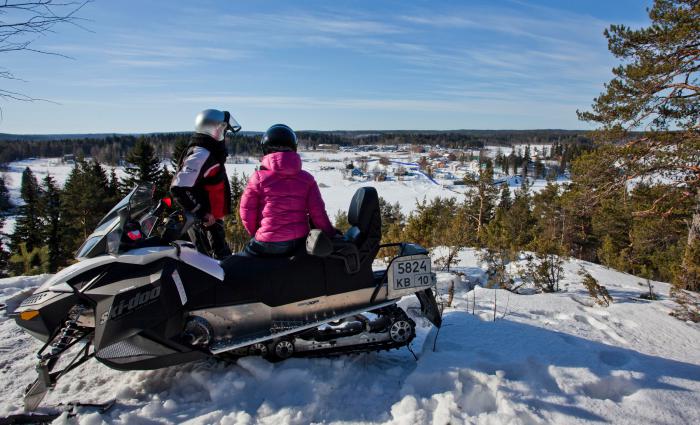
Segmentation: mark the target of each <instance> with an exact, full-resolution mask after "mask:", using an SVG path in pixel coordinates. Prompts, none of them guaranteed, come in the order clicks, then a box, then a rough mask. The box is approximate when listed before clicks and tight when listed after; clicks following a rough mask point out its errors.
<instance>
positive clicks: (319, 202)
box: [240, 152, 335, 242]
mask: <svg viewBox="0 0 700 425" xmlns="http://www.w3.org/2000/svg"><path fill="white" fill-rule="evenodd" d="M240 213H241V220H242V221H243V225H244V226H245V229H246V230H247V231H248V233H250V235H251V236H255V239H257V240H259V241H261V242H282V241H289V240H292V239H298V238H303V237H305V236H306V235H308V234H309V219H311V222H312V223H313V225H314V226H315V227H316V228H319V229H321V230H323V232H324V233H326V234H327V235H328V236H333V234H334V232H335V229H334V228H333V225H332V224H331V222H330V220H329V219H328V215H327V214H326V206H325V205H324V203H323V199H322V198H321V192H320V191H319V190H318V185H317V184H316V180H315V179H314V178H313V176H312V175H311V174H309V173H307V172H306V171H303V170H302V169H301V158H300V157H299V154H297V153H296V152H275V153H271V154H269V155H265V157H263V160H262V167H260V170H258V171H256V172H255V173H254V174H253V175H252V176H251V177H250V179H248V186H247V187H246V189H245V192H243V197H242V198H241V210H240Z"/></svg>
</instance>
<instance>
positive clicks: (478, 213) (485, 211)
mask: <svg viewBox="0 0 700 425" xmlns="http://www.w3.org/2000/svg"><path fill="white" fill-rule="evenodd" d="M464 180H465V184H467V185H470V186H475V189H474V190H473V191H472V194H470V195H469V199H470V202H469V207H468V208H469V210H470V213H469V215H470V216H471V217H474V219H475V221H476V236H477V240H481V236H482V232H483V230H484V228H485V226H486V224H487V223H488V222H489V221H490V220H491V217H492V216H493V213H494V207H495V204H496V196H497V194H498V189H497V188H496V187H495V186H494V184H493V169H492V168H490V167H487V168H486V169H483V170H480V171H479V177H478V178H477V179H473V178H470V177H465V178H464Z"/></svg>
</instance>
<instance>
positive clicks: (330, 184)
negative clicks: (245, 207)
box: [3, 147, 567, 234]
mask: <svg viewBox="0 0 700 425" xmlns="http://www.w3.org/2000/svg"><path fill="white" fill-rule="evenodd" d="M499 149H500V150H501V151H502V152H504V153H505V154H507V153H509V152H510V148H496V147H487V151H488V153H489V155H495V154H496V153H497V152H498V150H499ZM533 149H534V148H533ZM477 153H478V152H477ZM300 154H301V157H302V160H303V162H304V164H303V167H304V169H305V170H307V171H309V172H310V173H311V174H313V176H314V177H315V178H316V181H317V182H318V184H319V186H320V188H321V193H322V195H323V199H324V201H325V203H326V210H327V211H328V214H329V216H330V217H331V218H333V216H335V214H336V213H337V212H338V211H347V209H348V206H349V205H350V199H351V198H352V195H353V194H354V193H355V191H356V190H357V189H358V188H359V187H363V186H373V187H375V188H377V191H378V192H379V196H381V197H383V198H384V199H386V200H387V201H388V202H390V203H392V204H393V203H396V202H398V203H399V204H400V205H401V209H402V211H403V212H404V214H407V215H408V214H409V213H410V212H411V211H413V209H414V208H415V205H416V201H421V200H423V199H428V200H430V199H433V198H435V197H457V198H459V197H460V196H461V194H462V193H463V192H464V190H465V188H464V187H457V186H454V187H453V186H442V185H438V184H435V183H434V182H431V181H430V180H428V179H427V178H424V177H423V178H418V179H416V180H411V181H386V182H375V181H367V182H360V181H350V180H345V179H343V177H342V174H341V171H340V169H341V168H344V161H352V160H354V161H357V159H359V158H360V157H363V156H364V157H366V156H367V155H378V154H381V155H385V156H387V157H391V158H397V159H403V160H406V161H416V160H418V158H419V155H418V154H413V156H411V154H408V153H386V152H385V153H374V152H373V153H366V152H323V151H314V152H311V151H309V152H300ZM249 161H250V162H249V163H244V164H226V171H227V172H228V175H229V176H232V175H233V173H234V172H237V173H238V174H245V175H247V176H250V174H251V173H252V172H253V171H254V170H255V168H256V167H257V166H258V165H259V161H258V158H249ZM374 165H376V162H375V163H374V164H373V166H374ZM26 167H29V168H31V169H32V171H33V172H34V174H35V175H36V177H37V179H38V180H39V181H41V179H43V178H44V177H45V176H46V174H51V176H53V178H54V179H55V180H56V182H57V183H58V184H59V185H60V186H63V184H64V183H65V181H66V179H67V178H68V175H69V174H70V171H71V170H72V168H73V165H70V164H64V163H63V162H62V161H61V160H60V159H59V158H34V159H26V160H22V161H15V162H11V163H10V164H8V167H7V171H6V172H4V173H3V176H4V177H5V184H6V185H7V188H8V190H9V192H10V198H11V200H12V202H13V203H15V204H16V205H20V204H21V203H22V200H21V198H20V185H21V182H22V172H23V171H24V169H25V168H26ZM106 168H107V171H108V172H109V171H111V168H110V167H106ZM116 171H117V175H118V176H121V175H122V174H123V170H122V168H120V167H117V168H116ZM511 180H512V181H510V185H511V190H513V191H514V190H515V189H517V188H518V187H519V183H515V182H514V181H515V180H513V179H511ZM566 181H567V180H565V179H562V180H560V182H566ZM546 183H547V182H546V181H545V180H544V179H538V180H534V181H532V182H531V191H532V192H538V191H540V190H542V188H544V187H545V185H546ZM14 222H15V221H14V218H13V217H8V218H7V219H6V222H5V226H4V229H3V231H4V232H5V233H6V234H10V233H12V231H13V230H14Z"/></svg>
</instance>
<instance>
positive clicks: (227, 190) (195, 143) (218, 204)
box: [170, 133, 231, 219]
mask: <svg viewBox="0 0 700 425" xmlns="http://www.w3.org/2000/svg"><path fill="white" fill-rule="evenodd" d="M227 155H228V152H227V151H226V145H225V144H224V142H219V141H217V140H214V139H213V138H211V137H209V136H207V135H205V134H199V133H195V135H194V136H192V141H191V142H190V144H189V146H188V147H187V150H186V151H185V154H184V155H183V156H182V158H180V161H179V165H178V169H177V172H176V173H175V177H173V181H172V183H171V184H170V192H171V194H172V195H173V198H175V200H176V201H177V203H178V204H180V206H182V208H184V209H185V210H186V211H189V212H191V213H193V214H194V215H196V216H197V217H199V218H204V216H205V215H206V214H208V213H209V214H211V215H213V216H214V217H215V218H216V219H222V218H223V217H224V216H226V215H228V214H230V213H231V187H230V186H229V182H228V176H227V175H226V166H225V164H226V156H227Z"/></svg>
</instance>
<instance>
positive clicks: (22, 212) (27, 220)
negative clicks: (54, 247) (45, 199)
mask: <svg viewBox="0 0 700 425" xmlns="http://www.w3.org/2000/svg"><path fill="white" fill-rule="evenodd" d="M20 195H21V197H22V200H23V201H24V205H21V206H20V207H19V214H18V216H17V222H16V224H15V230H14V232H13V234H12V236H11V238H10V241H11V242H10V246H11V250H12V252H19V251H20V246H21V245H22V244H24V245H25V247H26V250H27V251H28V252H31V251H33V250H34V248H39V247H41V246H42V245H43V243H42V241H43V237H42V234H41V225H40V224H41V222H40V205H39V203H40V201H41V200H40V197H41V192H40V188H39V183H38V182H37V179H36V177H35V176H34V173H33V172H32V170H31V169H30V168H29V167H27V168H25V169H24V172H22V186H21V189H20Z"/></svg>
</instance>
